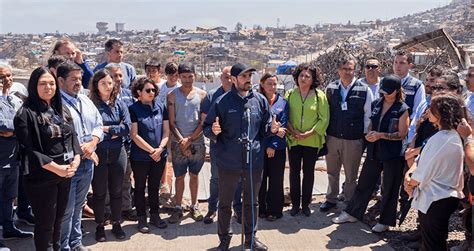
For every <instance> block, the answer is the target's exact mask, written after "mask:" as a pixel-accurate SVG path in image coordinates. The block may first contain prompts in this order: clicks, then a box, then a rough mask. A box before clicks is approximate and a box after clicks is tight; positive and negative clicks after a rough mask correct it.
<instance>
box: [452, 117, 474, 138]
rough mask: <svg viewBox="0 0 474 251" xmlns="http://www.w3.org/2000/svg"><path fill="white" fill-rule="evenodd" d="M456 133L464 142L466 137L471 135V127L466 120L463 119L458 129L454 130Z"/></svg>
mask: <svg viewBox="0 0 474 251" xmlns="http://www.w3.org/2000/svg"><path fill="white" fill-rule="evenodd" d="M456 131H457V132H458V133H459V136H461V138H462V139H464V140H465V139H466V138H467V137H469V135H471V134H472V127H471V125H469V123H468V122H467V120H466V119H464V118H463V119H462V121H461V123H459V125H458V127H457V128H456Z"/></svg>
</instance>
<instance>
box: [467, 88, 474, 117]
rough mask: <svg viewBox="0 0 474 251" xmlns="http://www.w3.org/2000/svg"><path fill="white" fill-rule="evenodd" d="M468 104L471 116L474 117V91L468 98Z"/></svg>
mask: <svg viewBox="0 0 474 251" xmlns="http://www.w3.org/2000/svg"><path fill="white" fill-rule="evenodd" d="M466 106H467V109H468V110H469V112H470V113H471V118H474V93H472V92H471V93H470V94H469V96H467V98H466Z"/></svg>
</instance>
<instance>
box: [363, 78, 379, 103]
mask: <svg viewBox="0 0 474 251" xmlns="http://www.w3.org/2000/svg"><path fill="white" fill-rule="evenodd" d="M359 81H360V82H362V83H364V84H366V85H367V86H368V87H369V89H370V91H372V96H373V97H374V100H376V99H379V98H380V92H379V90H380V78H379V81H378V82H377V83H375V84H369V83H368V82H367V79H366V78H360V79H359Z"/></svg>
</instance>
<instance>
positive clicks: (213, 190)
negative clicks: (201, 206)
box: [207, 146, 242, 213]
mask: <svg viewBox="0 0 474 251" xmlns="http://www.w3.org/2000/svg"><path fill="white" fill-rule="evenodd" d="M215 152H216V149H215V146H211V148H210V155H211V179H210V182H209V193H210V194H209V199H208V200H207V202H208V211H213V212H216V211H217V204H218V203H219V187H218V181H219V179H218V176H219V175H218V173H217V164H216V156H217V155H216V153H215ZM232 207H233V208H234V211H235V212H236V213H240V212H242V182H241V181H239V184H238V185H237V188H236V189H235V194H234V201H233V202H232Z"/></svg>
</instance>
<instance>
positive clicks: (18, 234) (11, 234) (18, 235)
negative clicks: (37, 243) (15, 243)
mask: <svg viewBox="0 0 474 251" xmlns="http://www.w3.org/2000/svg"><path fill="white" fill-rule="evenodd" d="M31 237H33V233H32V232H25V231H21V230H19V229H17V228H15V227H13V228H12V229H9V230H5V229H3V239H4V240H15V239H27V238H31Z"/></svg>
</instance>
